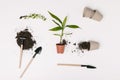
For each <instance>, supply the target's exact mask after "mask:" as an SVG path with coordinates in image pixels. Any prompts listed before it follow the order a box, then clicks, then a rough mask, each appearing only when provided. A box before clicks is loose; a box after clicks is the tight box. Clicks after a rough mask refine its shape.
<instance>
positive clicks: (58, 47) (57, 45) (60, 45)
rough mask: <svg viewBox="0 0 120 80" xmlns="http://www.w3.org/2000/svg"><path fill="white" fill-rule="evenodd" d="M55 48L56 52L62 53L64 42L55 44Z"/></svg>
mask: <svg viewBox="0 0 120 80" xmlns="http://www.w3.org/2000/svg"><path fill="white" fill-rule="evenodd" d="M56 48H57V53H58V54H63V53H64V49H65V45H64V44H56Z"/></svg>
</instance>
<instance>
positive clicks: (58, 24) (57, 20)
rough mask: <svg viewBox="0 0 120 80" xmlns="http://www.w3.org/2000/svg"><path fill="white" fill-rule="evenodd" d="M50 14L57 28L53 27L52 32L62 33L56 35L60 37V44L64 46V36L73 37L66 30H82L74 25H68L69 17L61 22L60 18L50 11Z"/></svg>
mask: <svg viewBox="0 0 120 80" xmlns="http://www.w3.org/2000/svg"><path fill="white" fill-rule="evenodd" d="M48 13H49V14H50V16H51V17H52V18H53V20H52V21H53V22H54V23H55V24H56V27H53V28H51V29H50V31H60V34H54V35H55V36H59V38H60V40H59V44H63V42H64V40H63V36H64V35H71V33H65V29H66V28H72V29H77V28H80V27H79V26H78V25H74V24H70V25H68V24H66V22H67V20H68V19H67V18H68V16H66V17H64V19H63V20H61V19H60V18H59V17H58V16H56V15H55V14H53V13H51V12H49V11H48Z"/></svg>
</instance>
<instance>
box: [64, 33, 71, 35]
mask: <svg viewBox="0 0 120 80" xmlns="http://www.w3.org/2000/svg"><path fill="white" fill-rule="evenodd" d="M64 34H65V35H72V33H64Z"/></svg>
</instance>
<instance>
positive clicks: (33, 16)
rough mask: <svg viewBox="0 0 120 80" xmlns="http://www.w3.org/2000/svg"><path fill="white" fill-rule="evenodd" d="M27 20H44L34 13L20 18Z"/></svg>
mask: <svg viewBox="0 0 120 80" xmlns="http://www.w3.org/2000/svg"><path fill="white" fill-rule="evenodd" d="M29 18H32V19H42V20H43V21H45V20H46V18H45V16H43V15H41V14H36V13H33V14H29V15H24V16H20V19H29Z"/></svg>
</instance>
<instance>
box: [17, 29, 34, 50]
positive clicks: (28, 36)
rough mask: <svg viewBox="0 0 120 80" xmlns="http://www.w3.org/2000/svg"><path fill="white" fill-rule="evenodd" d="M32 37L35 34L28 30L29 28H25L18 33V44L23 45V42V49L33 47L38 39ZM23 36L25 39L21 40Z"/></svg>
mask: <svg viewBox="0 0 120 80" xmlns="http://www.w3.org/2000/svg"><path fill="white" fill-rule="evenodd" d="M32 37H33V36H32V34H31V33H30V32H29V31H28V29H25V30H23V31H20V32H18V33H17V36H16V39H17V40H16V42H17V44H18V46H21V44H23V49H30V48H33V46H34V44H35V43H36V41H35V40H33V38H32ZM21 38H25V39H24V40H21Z"/></svg>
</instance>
